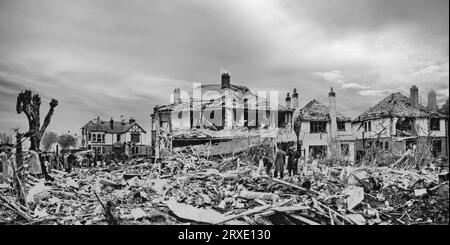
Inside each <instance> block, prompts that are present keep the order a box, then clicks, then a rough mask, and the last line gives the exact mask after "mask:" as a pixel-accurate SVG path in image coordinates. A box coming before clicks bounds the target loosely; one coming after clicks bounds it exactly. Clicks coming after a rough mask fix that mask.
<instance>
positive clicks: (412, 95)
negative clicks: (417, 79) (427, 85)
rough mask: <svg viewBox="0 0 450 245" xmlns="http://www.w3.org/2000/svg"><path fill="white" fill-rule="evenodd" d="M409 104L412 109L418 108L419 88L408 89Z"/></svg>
mask: <svg viewBox="0 0 450 245" xmlns="http://www.w3.org/2000/svg"><path fill="white" fill-rule="evenodd" d="M409 102H410V103H411V106H413V107H414V108H419V88H417V86H416V85H414V86H412V87H411V88H410V89H409Z"/></svg>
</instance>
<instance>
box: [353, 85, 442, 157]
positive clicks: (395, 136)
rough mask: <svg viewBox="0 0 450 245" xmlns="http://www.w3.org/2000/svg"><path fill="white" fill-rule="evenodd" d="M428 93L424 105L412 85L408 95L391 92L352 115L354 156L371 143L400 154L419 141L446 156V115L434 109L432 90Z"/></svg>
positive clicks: (433, 151)
mask: <svg viewBox="0 0 450 245" xmlns="http://www.w3.org/2000/svg"><path fill="white" fill-rule="evenodd" d="M428 96H429V99H428V101H429V105H428V106H427V107H428V108H425V107H424V106H422V105H420V103H419V90H418V88H417V87H416V86H413V87H411V89H410V97H407V96H404V95H402V94H401V93H393V94H391V95H389V96H388V97H386V98H384V99H383V100H382V101H381V102H379V103H378V104H377V105H375V106H374V107H372V108H370V109H369V110H367V111H366V112H364V113H362V114H361V115H360V116H358V117H357V118H355V119H354V120H353V122H352V124H353V130H354V135H355V137H356V140H357V144H356V146H357V152H358V158H359V157H360V156H363V155H364V152H365V150H366V149H368V148H369V147H372V146H374V147H377V148H378V149H379V150H382V151H384V152H386V153H393V154H395V155H400V154H403V153H404V152H406V151H407V149H409V148H411V147H413V146H414V145H417V144H421V143H423V144H425V145H429V146H431V151H432V154H433V155H434V156H436V157H437V156H448V151H447V149H448V146H447V145H446V144H447V142H448V129H447V127H446V124H447V123H448V117H447V116H445V115H442V114H440V113H438V112H437V111H436V93H434V92H432V93H429V94H428ZM430 97H431V98H430Z"/></svg>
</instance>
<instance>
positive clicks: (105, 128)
mask: <svg viewBox="0 0 450 245" xmlns="http://www.w3.org/2000/svg"><path fill="white" fill-rule="evenodd" d="M134 125H137V126H138V127H139V128H140V129H141V130H142V131H143V132H144V133H146V131H145V130H144V129H143V128H142V127H141V126H139V124H137V123H136V122H130V121H123V122H119V121H113V127H112V128H111V123H110V121H102V120H100V119H95V120H91V121H89V122H88V123H86V124H85V125H84V126H83V129H84V130H86V132H105V133H107V134H123V133H126V132H128V131H129V130H130V129H131V128H132V127H133V126H134Z"/></svg>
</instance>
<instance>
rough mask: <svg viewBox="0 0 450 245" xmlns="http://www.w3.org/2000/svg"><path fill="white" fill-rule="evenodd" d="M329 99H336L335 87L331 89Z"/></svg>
mask: <svg viewBox="0 0 450 245" xmlns="http://www.w3.org/2000/svg"><path fill="white" fill-rule="evenodd" d="M328 96H329V97H336V93H335V92H334V91H333V87H331V90H330V93H328Z"/></svg>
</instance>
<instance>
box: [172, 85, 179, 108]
mask: <svg viewBox="0 0 450 245" xmlns="http://www.w3.org/2000/svg"><path fill="white" fill-rule="evenodd" d="M180 94H181V92H180V89H179V88H176V89H174V90H173V104H175V105H178V104H180V103H181V97H180Z"/></svg>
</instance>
